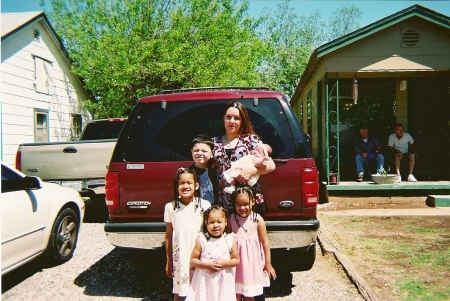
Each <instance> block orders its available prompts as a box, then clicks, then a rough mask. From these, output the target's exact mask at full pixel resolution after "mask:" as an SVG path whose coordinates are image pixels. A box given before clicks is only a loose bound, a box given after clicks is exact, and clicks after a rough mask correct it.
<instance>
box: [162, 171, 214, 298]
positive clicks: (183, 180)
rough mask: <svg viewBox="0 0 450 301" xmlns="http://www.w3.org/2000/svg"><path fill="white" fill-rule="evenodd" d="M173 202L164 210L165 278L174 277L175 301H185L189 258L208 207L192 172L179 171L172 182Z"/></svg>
mask: <svg viewBox="0 0 450 301" xmlns="http://www.w3.org/2000/svg"><path fill="white" fill-rule="evenodd" d="M173 185H174V201H172V202H170V203H167V204H166V206H165V208H164V221H165V222H166V236H165V242H166V258H167V263H166V275H167V276H168V277H170V278H173V291H172V292H173V293H174V300H175V301H182V300H184V299H185V298H186V295H187V293H188V291H189V283H190V273H191V266H190V262H189V261H190V257H191V253H192V249H193V248H194V245H195V239H196V238H197V236H198V234H199V233H200V231H201V228H202V225H203V212H204V211H205V210H206V209H208V208H209V207H210V206H211V204H210V203H209V202H208V201H206V200H203V199H201V198H200V192H199V186H200V184H199V180H198V176H197V174H196V173H195V171H194V170H192V169H189V168H179V169H178V171H177V173H176V175H175V177H174V179H173Z"/></svg>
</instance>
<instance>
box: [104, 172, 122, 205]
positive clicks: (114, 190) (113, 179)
mask: <svg viewBox="0 0 450 301" xmlns="http://www.w3.org/2000/svg"><path fill="white" fill-rule="evenodd" d="M105 195H106V198H105V199H106V206H107V207H108V209H116V208H117V207H119V173H118V172H108V173H107V174H106V178H105Z"/></svg>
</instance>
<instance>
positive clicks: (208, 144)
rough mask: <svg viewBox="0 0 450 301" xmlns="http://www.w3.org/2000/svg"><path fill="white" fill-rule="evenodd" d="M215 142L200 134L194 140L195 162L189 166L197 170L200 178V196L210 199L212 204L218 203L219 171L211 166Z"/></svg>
mask: <svg viewBox="0 0 450 301" xmlns="http://www.w3.org/2000/svg"><path fill="white" fill-rule="evenodd" d="M213 148H214V143H213V142H212V141H211V138H209V137H208V136H206V135H199V136H198V137H196V138H194V139H193V140H192V148H191V153H192V159H193V160H194V164H192V165H191V166H189V168H191V169H193V170H195V172H196V173H197V175H198V177H199V179H200V197H201V198H202V199H205V200H207V201H209V202H210V203H211V204H214V203H216V201H217V197H218V192H217V173H216V171H215V169H214V168H212V167H211V157H212V150H213Z"/></svg>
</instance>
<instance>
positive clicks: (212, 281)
mask: <svg viewBox="0 0 450 301" xmlns="http://www.w3.org/2000/svg"><path fill="white" fill-rule="evenodd" d="M204 220H205V225H204V227H203V233H200V234H199V235H198V238H197V240H196V242H195V247H194V250H193V251H192V255H191V264H192V265H193V266H194V267H195V272H194V276H193V277H192V283H191V287H190V290H189V293H188V296H187V298H186V301H235V300H236V291H235V280H234V267H235V266H236V265H237V264H239V253H238V250H237V246H236V241H235V240H234V235H233V234H228V235H227V234H226V233H224V231H225V228H226V227H227V212H226V210H225V208H223V207H222V206H221V205H217V204H215V205H212V206H211V207H210V208H209V209H207V210H206V211H205V215H204Z"/></svg>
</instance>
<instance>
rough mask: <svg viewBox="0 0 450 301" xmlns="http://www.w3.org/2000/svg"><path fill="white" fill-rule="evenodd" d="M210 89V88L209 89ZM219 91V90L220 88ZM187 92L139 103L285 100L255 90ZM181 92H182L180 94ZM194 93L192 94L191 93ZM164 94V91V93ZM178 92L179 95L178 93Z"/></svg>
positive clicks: (153, 96)
mask: <svg viewBox="0 0 450 301" xmlns="http://www.w3.org/2000/svg"><path fill="white" fill-rule="evenodd" d="M208 89H209V88H208ZM218 89H219V88H218ZM187 90H188V92H183V91H185V90H168V91H173V92H175V93H172V92H171V94H159V95H152V96H146V97H143V98H141V99H140V100H139V102H158V101H163V100H165V101H192V100H211V99H222V100H228V99H229V100H233V99H234V100H239V99H241V98H274V97H275V98H285V96H284V95H283V94H282V93H280V92H275V91H254V90H226V91H223V90H218V91H209V90H208V91H197V90H190V89H187ZM178 91H180V92H178ZM189 91H192V92H189ZM162 92H164V91H162ZM177 92H178V93H177Z"/></svg>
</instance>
